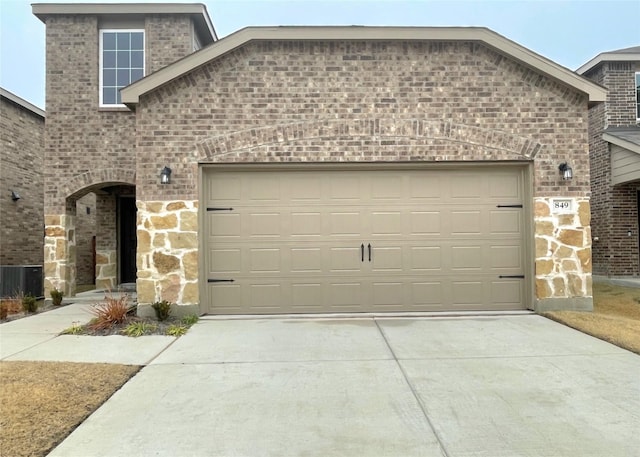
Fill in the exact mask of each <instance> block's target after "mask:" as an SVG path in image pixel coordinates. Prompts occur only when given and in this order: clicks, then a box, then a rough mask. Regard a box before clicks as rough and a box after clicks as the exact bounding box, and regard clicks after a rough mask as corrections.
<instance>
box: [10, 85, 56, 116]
mask: <svg viewBox="0 0 640 457" xmlns="http://www.w3.org/2000/svg"><path fill="white" fill-rule="evenodd" d="M0 97H2V98H6V99H7V100H9V101H10V102H12V103H14V104H16V105H18V106H20V107H22V108H24V109H26V110H27V111H31V112H32V113H33V114H35V115H36V116H40V117H41V118H44V117H45V113H44V110H42V109H40V108H38V107H37V106H36V105H33V104H31V103H29V102H28V101H26V100H25V99H23V98H20V97H18V96H17V95H15V94H13V93H11V92H9V91H8V90H5V89H3V88H2V87H0Z"/></svg>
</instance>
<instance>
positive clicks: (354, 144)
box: [196, 118, 544, 163]
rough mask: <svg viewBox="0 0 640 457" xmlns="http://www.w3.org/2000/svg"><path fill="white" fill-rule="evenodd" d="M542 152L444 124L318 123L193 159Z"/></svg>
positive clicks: (228, 137)
mask: <svg viewBox="0 0 640 457" xmlns="http://www.w3.org/2000/svg"><path fill="white" fill-rule="evenodd" d="M325 144H326V145H327V146H330V147H325ZM543 149H544V145H543V144H541V143H539V142H536V141H533V140H531V139H529V138H525V137H522V136H518V135H514V134H510V133H508V132H500V131H496V130H489V129H483V128H480V127H475V126H469V125H463V124H456V123H453V122H449V121H429V120H413V119H389V118H387V119H379V118H377V119H324V120H311V121H305V122H298V123H287V124H279V125H270V126H265V127H260V128H254V129H248V130H241V131H236V132H230V133H225V134H223V135H218V136H212V137H209V138H207V139H205V140H203V141H201V142H199V143H198V145H197V148H196V156H197V159H198V161H199V162H201V163H207V162H246V161H252V162H282V161H292V162H297V161H322V162H325V161H335V162H349V161H381V162H385V161H446V160H457V161H460V160H464V161H485V160H533V159H534V158H535V157H536V155H537V154H538V153H539V152H540V151H542V150H543ZM336 151H340V152H339V154H336Z"/></svg>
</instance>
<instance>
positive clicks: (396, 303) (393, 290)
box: [371, 281, 405, 311]
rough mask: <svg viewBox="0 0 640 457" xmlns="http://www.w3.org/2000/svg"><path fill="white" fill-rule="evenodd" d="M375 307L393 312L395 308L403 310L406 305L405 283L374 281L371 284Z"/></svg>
mask: <svg viewBox="0 0 640 457" xmlns="http://www.w3.org/2000/svg"><path fill="white" fill-rule="evenodd" d="M371 287H372V296H373V306H374V307H375V308H381V307H382V308H383V309H384V310H386V311H392V310H393V309H394V308H398V309H402V307H403V306H404V304H405V295H404V288H405V283H404V282H389V281H381V282H376V281H374V282H373V283H372V284H371Z"/></svg>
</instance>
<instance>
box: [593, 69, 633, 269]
mask: <svg viewBox="0 0 640 457" xmlns="http://www.w3.org/2000/svg"><path fill="white" fill-rule="evenodd" d="M636 71H640V62H606V61H605V62H602V63H600V64H599V65H597V66H595V67H593V68H591V69H590V70H589V71H587V72H586V73H585V75H584V76H585V77H587V78H589V79H591V80H593V81H595V82H597V83H598V84H601V85H603V86H605V87H606V88H607V89H609V94H608V96H607V100H606V102H605V103H604V104H600V105H596V106H594V107H592V108H590V109H589V151H590V152H589V153H590V160H591V177H592V179H591V187H592V189H591V190H592V199H591V209H592V235H593V237H594V242H593V273H594V274H597V275H606V276H627V275H631V276H638V275H640V260H639V252H640V246H639V236H640V234H639V227H638V205H637V192H638V191H640V184H637V183H629V184H624V185H619V186H612V185H611V154H610V149H609V143H608V142H606V141H604V140H603V139H602V134H603V132H604V130H605V129H607V128H609V127H627V126H635V125H637V121H636V87H635V72H636Z"/></svg>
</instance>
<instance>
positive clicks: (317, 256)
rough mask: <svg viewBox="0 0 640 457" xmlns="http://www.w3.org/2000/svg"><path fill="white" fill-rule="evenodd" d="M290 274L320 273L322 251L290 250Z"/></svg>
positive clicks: (316, 249)
mask: <svg viewBox="0 0 640 457" xmlns="http://www.w3.org/2000/svg"><path fill="white" fill-rule="evenodd" d="M290 265H291V272H292V273H322V272H323V266H322V249H320V248H297V247H292V248H291V262H290Z"/></svg>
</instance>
